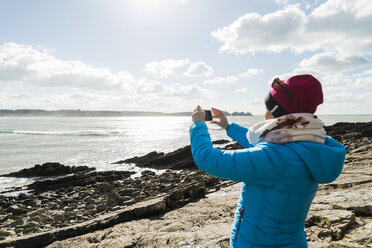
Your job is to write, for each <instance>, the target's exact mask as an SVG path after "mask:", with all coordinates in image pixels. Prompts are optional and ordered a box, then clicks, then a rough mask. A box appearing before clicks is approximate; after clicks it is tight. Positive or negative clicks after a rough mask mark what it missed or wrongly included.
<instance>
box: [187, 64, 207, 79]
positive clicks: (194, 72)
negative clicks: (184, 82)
mask: <svg viewBox="0 0 372 248" xmlns="http://www.w3.org/2000/svg"><path fill="white" fill-rule="evenodd" d="M183 75H184V76H188V77H209V76H211V75H213V69H212V67H210V66H208V65H207V64H206V63H204V62H202V61H200V62H195V63H192V64H191V65H190V67H189V68H188V69H187V71H186V72H184V73H183Z"/></svg>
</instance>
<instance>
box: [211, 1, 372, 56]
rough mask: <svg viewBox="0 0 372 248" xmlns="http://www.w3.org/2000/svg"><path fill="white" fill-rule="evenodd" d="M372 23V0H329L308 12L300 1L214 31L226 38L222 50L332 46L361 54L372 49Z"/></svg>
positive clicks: (296, 48)
mask: <svg viewBox="0 0 372 248" xmlns="http://www.w3.org/2000/svg"><path fill="white" fill-rule="evenodd" d="M371 23H372V2H371V1H369V0H344V1H338V0H328V1H326V2H325V3H323V4H321V5H319V6H318V7H316V8H315V9H313V10H312V11H311V12H310V13H309V14H308V15H306V14H305V12H304V11H303V10H301V9H300V5H298V4H297V5H287V6H285V7H284V9H283V10H278V11H275V12H273V13H269V14H266V15H259V14H257V13H248V14H246V15H244V16H242V17H240V18H238V19H237V20H236V21H234V22H233V23H232V24H230V25H229V26H226V27H223V28H220V29H217V30H215V31H213V32H212V33H211V35H212V37H214V38H215V39H217V40H219V41H221V42H223V45H222V46H221V48H220V51H230V52H235V53H247V52H250V53H255V52H257V51H271V52H281V51H283V50H284V49H291V50H293V51H295V52H303V51H316V50H330V51H334V52H338V53H342V54H347V55H350V54H354V55H361V54H365V53H368V54H371V53H372V29H371V28H370V24H371Z"/></svg>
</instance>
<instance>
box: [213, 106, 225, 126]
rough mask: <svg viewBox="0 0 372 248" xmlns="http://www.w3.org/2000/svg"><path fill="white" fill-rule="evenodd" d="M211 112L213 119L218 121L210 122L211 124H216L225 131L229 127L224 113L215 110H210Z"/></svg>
mask: <svg viewBox="0 0 372 248" xmlns="http://www.w3.org/2000/svg"><path fill="white" fill-rule="evenodd" d="M212 111H213V114H214V116H213V118H218V119H220V121H212V122H211V123H213V124H216V125H218V126H220V127H222V128H223V129H225V130H226V129H227V127H228V126H229V122H228V121H227V118H226V115H225V113H224V112H223V111H221V110H219V109H215V108H212Z"/></svg>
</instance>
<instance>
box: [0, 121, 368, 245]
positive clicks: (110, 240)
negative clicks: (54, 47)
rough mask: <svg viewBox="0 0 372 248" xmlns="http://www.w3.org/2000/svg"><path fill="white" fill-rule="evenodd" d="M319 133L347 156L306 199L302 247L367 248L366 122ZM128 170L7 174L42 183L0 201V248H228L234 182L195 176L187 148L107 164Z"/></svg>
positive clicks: (51, 166) (57, 168)
mask: <svg viewBox="0 0 372 248" xmlns="http://www.w3.org/2000/svg"><path fill="white" fill-rule="evenodd" d="M326 131H327V133H328V135H331V136H332V137H334V138H335V139H336V140H338V141H339V142H341V143H342V144H344V145H345V146H346V147H347V156H346V160H345V165H344V169H343V172H342V174H341V176H340V177H339V178H338V179H337V180H336V181H335V182H332V183H330V184H324V185H321V186H320V188H319V191H318V193H317V195H316V197H315V199H314V201H313V205H312V208H311V210H310V212H309V214H308V217H307V219H306V222H305V227H306V228H305V231H306V234H307V239H308V244H309V247H369V245H370V244H371V242H372V240H371V236H372V235H371V234H372V231H371V227H372V226H371V225H372V224H371V223H372V205H371V202H372V193H371V191H370V187H371V186H372V149H371V148H372V145H371V143H372V142H371V141H372V123H371V122H367V123H337V124H335V125H332V126H327V127H326ZM214 143H215V144H214V145H215V146H216V147H218V148H222V149H241V148H242V147H241V146H240V145H238V144H236V143H235V142H232V141H231V140H221V139H219V140H216V141H215V142H214ZM129 163H130V164H135V165H136V166H137V167H139V168H141V169H142V171H141V175H140V176H139V177H133V175H134V174H135V173H138V172H134V171H129V170H122V171H97V170H95V169H93V168H92V167H89V166H75V167H74V166H72V167H71V166H66V165H63V164H60V163H45V164H42V165H38V166H33V167H32V168H26V169H23V170H20V171H18V172H13V173H9V174H8V175H7V176H10V177H12V178H24V177H33V178H35V177H37V178H39V179H38V180H35V181H33V182H32V183H30V184H29V185H27V192H28V193H21V194H19V195H17V196H12V194H9V196H4V195H3V196H0V220H1V221H0V223H1V224H0V239H1V241H0V247H11V246H15V247H45V246H47V247H72V246H74V247H228V244H229V234H230V228H231V225H232V221H233V214H234V211H235V207H236V203H237V200H238V197H239V187H240V184H239V183H236V182H231V181H227V180H221V179H217V178H214V177H212V176H209V175H207V174H206V173H204V172H202V171H201V170H199V169H198V168H197V167H196V166H195V164H194V162H193V159H192V156H191V150H190V146H184V147H182V148H179V149H177V150H175V151H172V152H167V153H164V152H158V151H152V152H149V153H147V154H145V155H143V156H134V157H132V158H125V159H123V160H118V161H115V162H113V164H115V166H120V165H125V164H129ZM154 170H156V171H162V173H155V172H154ZM19 190H20V189H19V188H17V187H13V188H9V189H8V191H9V192H8V193H11V191H14V192H15V191H19Z"/></svg>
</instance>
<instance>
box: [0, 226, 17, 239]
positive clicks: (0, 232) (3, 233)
mask: <svg viewBox="0 0 372 248" xmlns="http://www.w3.org/2000/svg"><path fill="white" fill-rule="evenodd" d="M14 235H15V232H14V231H10V230H5V229H2V228H0V240H4V239H6V238H7V237H10V236H14Z"/></svg>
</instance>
